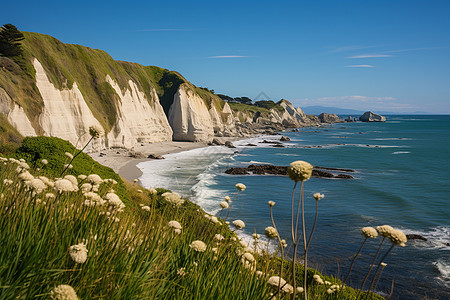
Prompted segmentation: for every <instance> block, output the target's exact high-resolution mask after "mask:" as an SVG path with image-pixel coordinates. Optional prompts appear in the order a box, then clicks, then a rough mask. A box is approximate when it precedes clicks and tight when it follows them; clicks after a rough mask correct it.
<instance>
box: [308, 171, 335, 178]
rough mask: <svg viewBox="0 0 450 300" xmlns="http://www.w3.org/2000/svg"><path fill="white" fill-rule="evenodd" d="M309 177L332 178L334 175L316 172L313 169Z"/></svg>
mask: <svg viewBox="0 0 450 300" xmlns="http://www.w3.org/2000/svg"><path fill="white" fill-rule="evenodd" d="M311 176H313V177H322V178H333V177H334V175H333V174H331V173H329V172H325V171H322V170H317V169H313V171H312V175H311Z"/></svg>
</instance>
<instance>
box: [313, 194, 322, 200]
mask: <svg viewBox="0 0 450 300" xmlns="http://www.w3.org/2000/svg"><path fill="white" fill-rule="evenodd" d="M313 196H314V199H316V200H317V201H319V200H320V199H322V198H323V197H325V195H324V194H321V193H315V194H314V195H313Z"/></svg>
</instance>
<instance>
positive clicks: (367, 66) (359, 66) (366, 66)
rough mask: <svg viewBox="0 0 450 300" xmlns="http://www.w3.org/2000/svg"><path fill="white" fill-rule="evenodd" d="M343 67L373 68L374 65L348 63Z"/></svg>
mask: <svg viewBox="0 0 450 300" xmlns="http://www.w3.org/2000/svg"><path fill="white" fill-rule="evenodd" d="M345 67H346V68H375V66H372V65H348V66H345Z"/></svg>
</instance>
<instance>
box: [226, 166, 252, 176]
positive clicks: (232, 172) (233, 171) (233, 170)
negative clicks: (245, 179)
mask: <svg viewBox="0 0 450 300" xmlns="http://www.w3.org/2000/svg"><path fill="white" fill-rule="evenodd" d="M225 173H226V174H230V175H249V174H250V173H249V172H247V170H246V168H230V169H228V170H226V171H225Z"/></svg>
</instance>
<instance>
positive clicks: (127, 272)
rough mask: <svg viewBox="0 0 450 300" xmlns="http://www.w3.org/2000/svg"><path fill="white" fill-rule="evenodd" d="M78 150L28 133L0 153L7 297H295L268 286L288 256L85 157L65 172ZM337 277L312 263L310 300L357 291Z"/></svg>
mask: <svg viewBox="0 0 450 300" xmlns="http://www.w3.org/2000/svg"><path fill="white" fill-rule="evenodd" d="M66 152H67V153H66ZM75 152H77V151H76V150H75V148H74V147H73V146H71V145H70V144H69V143H67V142H65V141H62V140H60V139H57V138H26V139H25V140H24V142H23V144H22V146H21V147H20V148H19V149H18V150H17V151H15V152H14V153H13V154H12V155H11V157H10V158H9V159H8V158H5V157H0V162H1V164H0V181H1V182H2V185H0V194H1V198H0V231H1V233H2V234H1V235H0V243H1V245H2V249H3V250H2V251H1V255H0V286H1V289H0V299H13V298H14V299H15V298H24V299H31V298H44V299H48V298H51V299H77V298H75V296H74V293H76V295H77V297H79V299H95V298H102V299H269V298H271V295H273V294H275V295H277V296H278V297H279V298H280V299H290V297H291V296H290V295H291V294H290V289H289V288H288V286H286V287H285V288H283V289H282V291H280V292H277V291H276V290H277V289H276V288H275V289H274V287H273V286H271V285H270V283H271V280H270V278H271V277H272V276H276V275H279V270H280V263H281V260H280V259H279V258H278V257H276V256H274V255H273V254H268V253H267V252H264V251H262V252H259V253H258V252H254V247H255V245H254V244H250V245H248V244H246V243H244V242H242V241H239V239H238V238H237V236H236V235H235V232H233V231H231V230H230V228H229V227H228V225H226V224H225V223H224V220H221V219H219V218H216V217H213V216H210V215H207V214H205V213H204V212H203V211H202V210H201V208H200V207H198V206H197V205H195V204H193V203H191V202H189V201H187V200H183V199H181V198H180V197H179V196H177V195H176V194H174V193H170V192H169V191H167V190H164V189H156V190H155V189H151V190H147V189H144V188H141V187H139V186H138V185H137V184H135V183H129V182H123V181H122V180H121V179H120V178H119V177H118V176H117V175H116V174H114V172H112V170H111V169H109V168H106V167H103V166H101V165H98V164H97V163H95V162H94V161H93V160H92V159H90V158H89V157H88V156H84V155H81V156H77V157H76V158H75V159H74V160H73V162H72V164H73V168H71V169H67V172H66V173H64V174H61V171H62V170H63V169H64V164H67V162H68V161H69V160H70V156H71V154H73V153H75ZM13 157H15V158H13ZM23 158H25V159H26V161H25V160H24V159H23ZM245 192H251V191H245ZM237 193H239V190H238V192H237ZM234 201H239V197H237V198H236V199H235V200H234ZM230 217H231V216H230ZM230 220H232V219H230ZM234 231H235V230H234ZM255 242H256V243H257V241H256V240H255ZM262 248H264V247H262ZM287 265H288V263H287V262H285V263H284V268H283V274H284V275H283V277H284V278H290V271H289V268H288V267H287ZM297 268H298V270H299V271H301V270H302V266H301V265H300V264H298V266H297ZM314 276H315V277H314ZM317 276H319V277H317ZM316 278H320V279H321V280H322V283H320V282H319V281H317V280H316ZM297 280H298V284H299V286H301V283H302V276H301V275H300V274H298V276H297ZM272 281H273V280H272ZM332 285H334V286H340V285H341V282H340V280H339V279H336V278H333V277H327V276H323V275H321V274H320V273H318V272H317V271H315V270H313V269H309V270H308V286H309V297H310V299H356V295H357V291H356V290H353V289H352V288H350V287H346V288H340V289H339V290H337V291H334V292H333V293H331V294H330V293H329V292H327V289H329V288H330V286H332ZM61 294H64V295H65V296H66V298H62V297H61ZM297 295H298V298H297V299H303V296H302V294H301V293H300V294H297ZM71 297H72V298H71ZM311 297H312V298H311ZM368 299H381V297H379V296H377V295H373V294H371V295H369V297H368Z"/></svg>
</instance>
